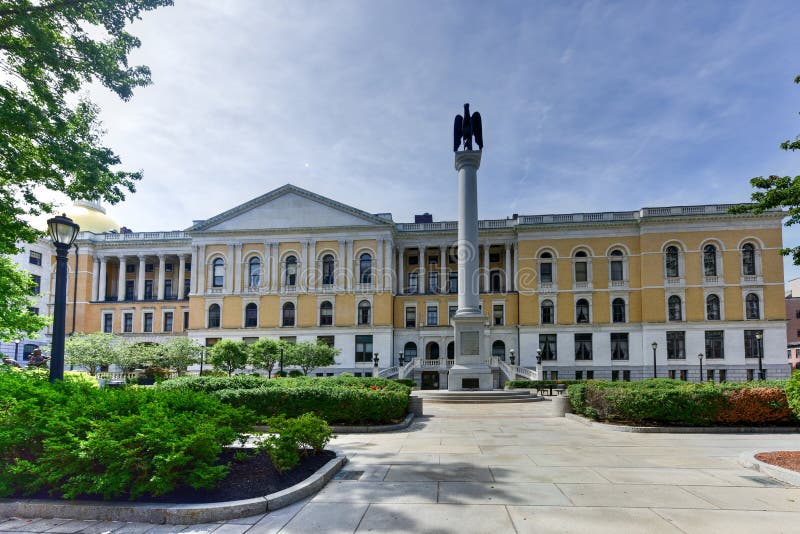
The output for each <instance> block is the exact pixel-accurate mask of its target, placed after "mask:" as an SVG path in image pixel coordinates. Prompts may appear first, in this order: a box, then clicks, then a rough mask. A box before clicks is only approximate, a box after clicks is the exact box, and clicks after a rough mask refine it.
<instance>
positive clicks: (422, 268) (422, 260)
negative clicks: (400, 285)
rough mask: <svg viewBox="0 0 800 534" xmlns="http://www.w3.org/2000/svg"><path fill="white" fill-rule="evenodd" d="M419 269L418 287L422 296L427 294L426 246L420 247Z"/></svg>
mask: <svg viewBox="0 0 800 534" xmlns="http://www.w3.org/2000/svg"><path fill="white" fill-rule="evenodd" d="M418 249H419V265H418V267H419V269H418V273H419V274H418V275H417V278H418V280H417V287H419V292H420V294H422V295H424V294H425V276H427V275H426V274H425V245H419V247H418Z"/></svg>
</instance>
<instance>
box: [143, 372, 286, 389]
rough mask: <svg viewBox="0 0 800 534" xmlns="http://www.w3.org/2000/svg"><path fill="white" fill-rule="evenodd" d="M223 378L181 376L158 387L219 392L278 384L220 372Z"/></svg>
mask: <svg viewBox="0 0 800 534" xmlns="http://www.w3.org/2000/svg"><path fill="white" fill-rule="evenodd" d="M220 372H221V373H222V375H221V376H219V375H216V376H179V377H176V378H171V379H169V380H165V381H163V382H161V383H160V384H159V385H158V388H159V389H163V390H171V389H187V390H190V391H204V392H206V393H208V392H211V391H218V390H220V389H250V388H258V387H264V386H267V385H269V384H276V383H277V382H275V381H272V380H269V379H266V378H264V377H262V376H253V375H233V376H228V374H227V373H226V372H225V371H220Z"/></svg>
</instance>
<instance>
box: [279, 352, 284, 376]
mask: <svg viewBox="0 0 800 534" xmlns="http://www.w3.org/2000/svg"><path fill="white" fill-rule="evenodd" d="M279 366H280V375H281V376H283V345H281V361H280V363H279Z"/></svg>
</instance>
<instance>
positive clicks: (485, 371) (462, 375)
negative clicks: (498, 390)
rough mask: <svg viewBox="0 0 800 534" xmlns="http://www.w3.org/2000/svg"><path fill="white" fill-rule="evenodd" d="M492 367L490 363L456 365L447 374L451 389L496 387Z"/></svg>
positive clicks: (465, 389) (464, 389)
mask: <svg viewBox="0 0 800 534" xmlns="http://www.w3.org/2000/svg"><path fill="white" fill-rule="evenodd" d="M493 386H494V380H493V377H492V368H491V367H489V366H488V365H458V364H456V365H454V366H453V367H451V368H450V373H449V374H448V375H447V389H448V390H449V391H469V390H484V391H485V390H491V389H494V387H493Z"/></svg>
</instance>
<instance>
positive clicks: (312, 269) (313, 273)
mask: <svg viewBox="0 0 800 534" xmlns="http://www.w3.org/2000/svg"><path fill="white" fill-rule="evenodd" d="M316 289H317V242H316V241H311V242H310V243H309V244H308V290H309V291H316Z"/></svg>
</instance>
